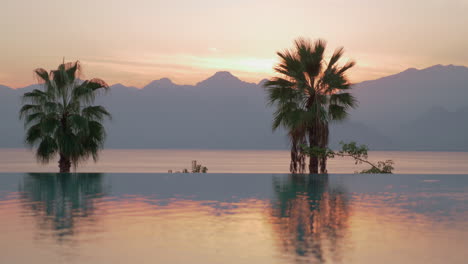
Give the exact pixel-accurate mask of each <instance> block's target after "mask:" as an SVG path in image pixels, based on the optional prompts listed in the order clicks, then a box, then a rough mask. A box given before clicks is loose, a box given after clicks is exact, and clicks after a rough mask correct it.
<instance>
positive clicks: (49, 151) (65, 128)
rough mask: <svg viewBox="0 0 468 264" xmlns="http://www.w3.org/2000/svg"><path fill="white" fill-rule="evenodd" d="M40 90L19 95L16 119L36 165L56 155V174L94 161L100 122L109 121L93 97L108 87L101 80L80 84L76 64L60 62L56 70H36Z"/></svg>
mask: <svg viewBox="0 0 468 264" xmlns="http://www.w3.org/2000/svg"><path fill="white" fill-rule="evenodd" d="M34 72H35V74H36V75H37V78H38V81H39V83H42V84H43V87H44V89H43V90H40V89H35V90H33V91H32V92H27V93H25V94H24V95H23V107H22V108H21V110H20V118H21V119H24V123H25V128H26V138H25V142H26V143H27V144H28V145H30V146H31V147H36V148H37V149H36V158H37V160H38V161H39V162H42V163H48V162H49V161H50V160H52V159H54V158H55V157H56V156H57V155H58V156H59V168H60V172H70V167H71V165H72V164H73V165H74V166H75V167H76V166H77V165H78V163H79V162H80V161H84V160H86V159H88V158H89V157H92V158H93V160H94V161H96V160H97V158H98V153H99V150H100V149H102V147H103V143H104V138H105V135H106V132H105V129H104V126H103V125H102V122H103V120H104V118H110V114H109V112H108V111H107V110H106V109H105V108H104V107H102V106H100V105H93V103H94V99H95V97H96V95H98V94H99V92H100V91H106V90H108V89H109V86H108V85H107V84H106V83H105V82H104V81H103V80H101V79H91V80H86V81H81V80H80V79H79V76H80V73H81V67H80V63H79V62H78V61H77V62H74V63H65V62H64V63H63V64H60V65H59V66H58V68H57V70H52V71H50V72H47V71H46V70H44V69H42V68H39V69H36V70H35V71H34Z"/></svg>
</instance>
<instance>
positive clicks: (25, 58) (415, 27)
mask: <svg viewBox="0 0 468 264" xmlns="http://www.w3.org/2000/svg"><path fill="white" fill-rule="evenodd" d="M0 34H1V35H2V38H1V39H0V84H2V85H7V86H10V87H13V88H18V87H23V86H26V85H30V84H32V83H34V82H35V78H34V74H33V70H34V69H35V68H39V67H41V68H45V69H49V70H50V69H54V68H56V67H57V66H58V64H59V63H61V62H62V60H63V58H64V57H65V60H66V61H75V60H80V61H81V63H82V65H83V68H84V73H85V77H86V78H94V77H99V78H102V79H104V80H105V81H106V82H108V83H109V84H114V83H122V84H125V85H129V86H136V87H143V86H144V85H146V84H148V83H149V82H151V81H152V80H156V79H161V78H163V77H167V78H170V79H171V80H173V81H174V82H175V83H177V84H195V83H197V82H199V81H201V80H204V79H206V78H208V77H209V76H211V75H213V74H214V73H215V72H217V71H230V72H231V73H233V74H234V75H236V76H238V77H239V78H241V79H243V80H245V81H251V82H258V81H260V80H261V79H264V78H268V77H270V76H272V75H274V72H273V70H272V68H273V66H274V65H275V64H276V63H277V56H276V52H277V51H281V50H284V49H286V48H290V47H292V44H293V41H294V39H296V38H298V37H304V38H309V39H312V40H314V39H318V38H321V39H325V40H326V41H327V42H328V47H327V52H328V54H330V53H332V52H333V50H334V49H335V48H337V47H344V48H345V58H344V60H343V63H344V62H346V61H347V60H354V61H356V62H357V66H356V67H355V68H354V69H353V70H352V71H351V72H350V74H349V77H350V79H351V80H352V81H353V82H359V81H364V80H370V79H376V78H379V77H383V76H386V75H390V74H393V73H397V72H400V71H403V70H405V69H407V68H413V67H414V68H425V67H429V66H432V65H434V64H444V65H446V64H455V65H464V66H468V52H467V48H468V0H392V1H386V0H385V1H383V0H327V1H323V0H318V1H316V0H288V1H284V0H282V1H278V0H229V1H227V0H197V1H193V0H191V1H189V0H170V1H169V0H166V1H160V0H132V1H124V0H80V1H71V0H41V1H36V0H14V1H13V0H6V1H2V8H1V9H0Z"/></svg>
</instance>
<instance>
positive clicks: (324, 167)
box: [320, 157, 327, 174]
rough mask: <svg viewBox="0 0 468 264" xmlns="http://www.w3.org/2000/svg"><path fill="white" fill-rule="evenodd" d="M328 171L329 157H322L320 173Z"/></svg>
mask: <svg viewBox="0 0 468 264" xmlns="http://www.w3.org/2000/svg"><path fill="white" fill-rule="evenodd" d="M326 173H327V157H321V158H320V174H326Z"/></svg>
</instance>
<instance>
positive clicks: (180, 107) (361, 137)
mask: <svg viewBox="0 0 468 264" xmlns="http://www.w3.org/2000/svg"><path fill="white" fill-rule="evenodd" d="M264 81H265V80H262V81H261V82H259V83H258V84H255V83H248V82H244V81H242V80H240V79H239V78H237V77H235V76H233V75H232V74H231V73H229V72H225V71H223V72H217V73H216V74H214V75H213V76H212V77H210V78H208V79H206V80H204V81H201V82H199V83H197V84H196V85H178V84H174V83H173V82H172V81H171V80H170V79H168V78H163V79H160V80H155V81H152V82H150V83H149V84H148V85H146V86H145V87H143V89H137V88H135V87H127V86H125V85H122V84H115V85H112V87H111V90H110V92H109V94H108V95H106V96H103V97H100V98H98V100H97V101H98V103H101V104H103V105H105V106H106V107H108V109H109V110H110V111H111V113H112V115H113V120H112V121H111V122H108V123H107V124H106V126H107V128H108V139H107V141H106V147H110V148H206V149H285V148H287V146H288V139H287V137H286V133H285V132H284V131H281V130H280V131H277V132H275V133H272V131H271V119H272V113H273V111H274V109H272V108H270V107H267V106H266V99H265V92H264V90H263V88H262V84H263V83H264ZM38 87H39V86H38V85H32V86H28V87H25V88H21V89H16V90H13V89H10V88H8V87H5V86H0V119H1V120H2V124H3V125H2V126H1V127H0V134H1V135H2V137H0V147H22V146H24V145H23V143H22V142H23V136H24V131H23V126H22V124H21V122H20V121H19V120H18V110H19V108H20V96H21V95H22V94H23V93H24V92H26V91H30V90H32V89H34V88H38ZM353 93H354V94H355V95H356V97H357V98H358V100H359V101H360V104H359V108H358V109H356V110H353V111H352V112H351V117H350V119H349V120H348V121H346V122H344V123H339V124H332V128H331V129H332V130H331V139H332V140H331V145H332V146H337V142H338V141H340V140H344V141H351V140H355V141H358V142H359V143H365V144H368V145H369V146H370V147H371V148H372V149H389V150H399V149H401V150H460V151H462V150H463V151H467V150H468V141H467V140H466V134H467V132H468V101H467V99H466V98H468V68H466V67H462V66H453V65H449V66H441V65H436V66H433V67H430V68H426V69H423V70H417V69H408V70H406V71H404V72H401V73H399V74H395V75H391V76H388V77H384V78H381V79H378V80H373V81H365V82H362V83H359V84H356V85H355V89H353Z"/></svg>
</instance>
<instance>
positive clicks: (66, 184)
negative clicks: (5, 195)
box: [19, 173, 106, 241]
mask: <svg viewBox="0 0 468 264" xmlns="http://www.w3.org/2000/svg"><path fill="white" fill-rule="evenodd" d="M102 178H103V177H102V174H97V173H94V174H52V173H50V174H45V173H41V174H39V173H29V174H27V175H25V176H24V177H23V181H22V183H20V184H19V192H20V197H21V199H22V205H23V206H24V207H26V208H27V209H28V212H27V213H28V214H32V215H33V216H34V217H35V218H36V219H37V220H38V225H39V229H42V230H44V231H46V232H43V233H49V232H48V231H52V232H51V233H52V234H54V236H55V237H56V238H57V240H58V241H64V240H65V238H66V237H68V236H71V235H73V234H74V233H75V228H74V227H75V225H76V223H77V222H78V221H79V220H80V219H86V221H95V217H93V216H94V212H95V199H96V198H100V197H102V196H104V193H105V192H106V191H105V188H104V186H103V181H102Z"/></svg>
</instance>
